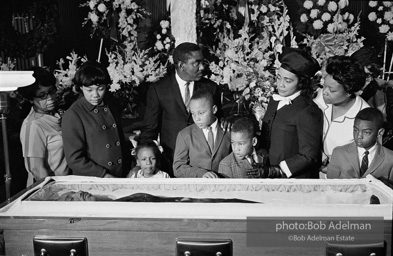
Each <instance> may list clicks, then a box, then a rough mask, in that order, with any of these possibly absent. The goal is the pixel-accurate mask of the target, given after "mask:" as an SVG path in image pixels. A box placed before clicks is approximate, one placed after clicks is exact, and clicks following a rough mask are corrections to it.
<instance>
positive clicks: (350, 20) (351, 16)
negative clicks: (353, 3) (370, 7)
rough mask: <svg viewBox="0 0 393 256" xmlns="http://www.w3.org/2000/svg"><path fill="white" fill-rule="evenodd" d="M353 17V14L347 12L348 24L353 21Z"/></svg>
mask: <svg viewBox="0 0 393 256" xmlns="http://www.w3.org/2000/svg"><path fill="white" fill-rule="evenodd" d="M354 19H355V16H353V14H352V13H351V14H349V17H348V20H349V24H351V23H352V22H353V20H354Z"/></svg>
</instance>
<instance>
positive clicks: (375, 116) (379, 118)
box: [355, 107, 383, 129]
mask: <svg viewBox="0 0 393 256" xmlns="http://www.w3.org/2000/svg"><path fill="white" fill-rule="evenodd" d="M355 120H364V121H370V122H373V123H374V124H375V126H376V127H377V129H381V128H382V127H383V115H382V113H381V111H379V110H378V109H376V108H371V107H370V108H364V109H362V110H360V111H359V113H358V114H357V115H356V117H355Z"/></svg>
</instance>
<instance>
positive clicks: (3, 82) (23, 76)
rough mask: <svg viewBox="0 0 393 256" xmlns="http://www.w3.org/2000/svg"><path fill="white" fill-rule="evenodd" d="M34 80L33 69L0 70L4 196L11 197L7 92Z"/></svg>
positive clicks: (0, 118) (8, 198)
mask: <svg viewBox="0 0 393 256" xmlns="http://www.w3.org/2000/svg"><path fill="white" fill-rule="evenodd" d="M34 82H35V78H34V77H33V71H0V120H1V125H2V131H3V148H4V163H5V175H4V180H5V191H6V198H7V200H10V198H11V170H10V159H9V151H8V137H7V122H6V121H7V114H8V113H9V112H10V103H9V95H8V94H9V92H10V91H15V90H16V89H17V88H18V87H23V86H27V85H30V84H32V83H34Z"/></svg>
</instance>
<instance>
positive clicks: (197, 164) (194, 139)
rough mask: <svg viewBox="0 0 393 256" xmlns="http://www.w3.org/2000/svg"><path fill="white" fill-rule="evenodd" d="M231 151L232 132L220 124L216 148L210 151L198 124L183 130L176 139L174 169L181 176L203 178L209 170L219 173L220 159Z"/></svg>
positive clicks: (177, 175)
mask: <svg viewBox="0 0 393 256" xmlns="http://www.w3.org/2000/svg"><path fill="white" fill-rule="evenodd" d="M230 152H231V136H230V132H226V131H223V130H222V129H221V128H220V124H218V129H217V135H216V138H215V142H214V150H213V152H211V151H210V148H209V145H208V144H207V141H206V137H205V135H204V134H203V131H202V129H200V128H199V127H198V126H197V125H196V124H193V125H190V126H188V127H186V128H184V129H183V130H181V131H180V132H179V134H178V136H177V139H176V150H175V156H174V160H173V171H174V174H175V176H176V177H179V178H201V177H202V176H203V174H205V173H206V172H208V171H214V172H216V173H217V171H218V166H219V164H220V161H221V160H222V159H223V158H224V157H226V156H227V155H228V154H229V153H230Z"/></svg>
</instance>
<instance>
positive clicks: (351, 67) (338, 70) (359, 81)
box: [326, 56, 366, 97]
mask: <svg viewBox="0 0 393 256" xmlns="http://www.w3.org/2000/svg"><path fill="white" fill-rule="evenodd" d="M326 73H328V74H329V75H331V76H332V77H333V79H334V80H336V81H337V82H338V83H339V84H340V85H342V87H343V88H344V90H345V91H346V92H347V93H349V94H351V96H352V97H355V92H357V91H359V90H360V89H362V87H363V86H364V84H365V82H366V75H365V73H364V69H363V67H362V66H361V65H360V64H359V63H357V62H355V61H353V60H351V58H350V57H348V56H333V57H330V58H329V59H328V61H327V66H326Z"/></svg>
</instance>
